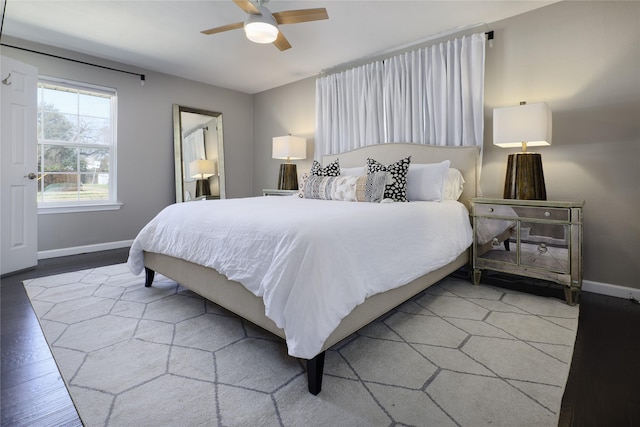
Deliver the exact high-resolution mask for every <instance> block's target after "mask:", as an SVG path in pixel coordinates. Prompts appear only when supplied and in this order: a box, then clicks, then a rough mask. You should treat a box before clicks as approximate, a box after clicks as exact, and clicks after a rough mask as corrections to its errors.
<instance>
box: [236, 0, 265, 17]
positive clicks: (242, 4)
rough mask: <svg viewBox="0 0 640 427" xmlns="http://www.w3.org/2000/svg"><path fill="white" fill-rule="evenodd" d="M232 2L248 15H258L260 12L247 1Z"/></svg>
mask: <svg viewBox="0 0 640 427" xmlns="http://www.w3.org/2000/svg"><path fill="white" fill-rule="evenodd" d="M233 2H234V3H235V4H237V5H238V7H239V8H240V9H242V10H244V11H245V12H247V13H248V14H250V15H260V10H258V8H257V7H256V5H255V4H253V3H251V2H250V1H249V0H233Z"/></svg>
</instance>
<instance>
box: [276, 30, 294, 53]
mask: <svg viewBox="0 0 640 427" xmlns="http://www.w3.org/2000/svg"><path fill="white" fill-rule="evenodd" d="M273 44H274V45H275V47H277V48H278V49H280V50H287V49H291V44H290V43H289V40H287V38H286V37H285V36H284V35H283V34H282V31H278V38H277V39H276V41H274V42H273Z"/></svg>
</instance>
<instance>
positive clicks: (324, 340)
mask: <svg viewBox="0 0 640 427" xmlns="http://www.w3.org/2000/svg"><path fill="white" fill-rule="evenodd" d="M408 156H411V164H412V165H414V164H434V163H438V162H443V161H447V160H448V161H449V162H450V167H451V168H455V169H457V170H458V171H460V173H461V174H462V177H463V178H464V181H465V185H464V189H463V190H462V192H461V194H460V197H459V199H458V202H454V201H447V202H444V201H443V202H442V203H433V202H417V203H412V202H410V203H408V204H405V203H388V204H385V203H377V204H373V203H351V202H338V201H325V200H305V199H299V198H297V197H296V196H288V197H261V198H246V199H244V200H243V199H228V201H225V200H220V201H207V202H201V201H198V202H190V203H185V204H182V205H190V204H192V205H191V206H192V207H190V208H189V210H190V211H192V210H194V211H195V210H206V209H207V208H206V207H207V205H206V204H208V203H211V207H212V209H214V208H216V207H221V206H222V205H213V204H214V203H226V205H225V207H227V206H235V207H234V208H231V207H230V208H229V209H240V210H241V211H240V212H244V211H245V210H247V208H248V209H249V210H251V209H254V208H253V207H252V206H253V204H254V203H259V205H258V206H259V207H260V209H261V210H262V213H263V215H258V216H263V217H278V215H273V213H274V212H277V209H279V207H278V206H279V205H281V206H282V209H283V212H289V214H288V215H289V216H288V217H287V218H288V219H287V221H290V222H292V223H296V222H297V218H299V217H300V216H307V215H312V213H309V212H313V211H314V210H317V209H314V207H315V206H329V207H328V208H327V209H330V210H329V211H327V212H332V213H330V214H328V215H331V216H332V218H333V217H335V216H340V213H339V212H338V210H337V209H338V206H341V207H343V206H347V205H349V209H351V208H354V209H357V211H356V213H354V214H353V215H346V216H355V217H358V218H362V220H361V221H358V224H363V226H362V227H354V225H353V223H351V225H349V226H345V227H344V230H340V232H338V233H326V232H322V231H321V230H322V229H321V227H320V226H318V227H309V226H307V227H306V228H304V230H312V231H313V232H306V231H305V232H304V233H302V234H305V235H306V234H310V235H311V236H312V237H313V238H318V236H319V235H321V234H332V235H341V233H343V232H344V233H345V236H344V237H342V236H341V238H343V239H344V240H343V241H344V242H346V243H345V244H347V243H349V242H351V241H353V242H357V241H358V240H359V239H360V240H362V238H361V236H357V235H356V236H354V237H346V232H347V228H363V229H364V227H365V226H368V227H377V225H375V223H371V224H369V223H367V221H369V218H371V220H372V221H373V220H374V219H373V217H374V216H375V215H373V214H372V213H371V210H372V209H379V210H380V211H385V212H387V213H386V214H387V215H399V213H398V211H397V209H401V208H402V206H405V207H406V209H407V210H408V209H409V206H411V209H422V207H421V204H430V205H433V206H435V205H437V206H438V209H443V210H444V211H443V212H450V213H447V214H445V215H447V216H449V217H452V216H456V215H457V216H462V217H464V218H465V219H466V221H467V227H468V228H469V230H468V231H467V230H464V231H460V233H461V235H466V234H468V233H470V225H469V218H468V208H469V206H470V199H471V198H473V197H476V196H477V195H478V192H479V191H478V181H479V176H478V172H479V170H478V162H479V147H437V146H429V145H422V144H411V143H389V144H381V145H375V146H368V147H364V148H360V149H357V150H354V151H350V152H346V153H341V154H337V155H329V156H324V157H323V159H322V165H324V166H327V165H330V164H333V163H335V162H336V160H339V165H340V168H343V170H352V169H351V168H361V167H363V165H365V164H366V162H367V158H373V159H376V160H377V161H378V162H380V163H382V164H392V163H394V162H396V161H397V160H398V159H401V158H406V157H408ZM252 199H255V200H252ZM258 199H260V200H258ZM267 199H270V200H267ZM276 199H278V200H276ZM294 199H296V200H294ZM313 203H317V204H315V205H314V204H313ZM321 203H324V205H321ZM327 204H330V205H327ZM373 205H377V206H378V207H376V208H374V207H373ZM383 205H386V206H383ZM401 205H402V206H401ZM298 206H306V207H305V209H307V210H306V211H304V210H303V211H302V212H305V213H304V214H302V215H299V216H296V214H295V212H296V209H298ZM461 206H462V208H461ZM175 209H178V208H175ZM180 209H182V210H184V209H187V208H186V207H180ZM331 209H332V210H333V211H331ZM425 209H426V208H425ZM292 211H293V212H294V213H291V212H292ZM163 212H164V211H163ZM211 212H214V211H211ZM215 212H217V211H215ZM220 212H223V210H221V211H220ZM224 212H226V211H224ZM230 212H231V213H229V215H232V214H233V210H232V211H230ZM323 212H324V211H323ZM451 212H455V213H451ZM161 214H162V213H161ZM225 214H226V213H220V214H219V215H221V216H224V215H225ZM167 215H169V214H167ZM172 215H174V216H176V217H179V218H180V221H181V222H184V223H183V224H181V225H180V227H178V228H179V229H180V230H182V231H179V230H178V231H175V230H174V229H169V228H167V229H162V230H156V229H155V228H154V232H155V233H156V234H162V235H163V236H166V235H168V234H172V233H173V234H175V235H176V237H177V236H179V235H180V234H182V233H183V232H184V230H186V229H188V228H189V227H190V225H189V224H190V222H189V221H190V219H189V218H188V217H190V216H191V214H185V213H184V211H183V212H179V213H172ZM216 215H218V214H217V213H215V214H214V213H212V214H210V215H209V216H216ZM159 216H160V214H159ZM193 216H194V217H195V218H197V217H196V215H195V214H194V215H193ZM387 218H388V217H387ZM154 221H155V219H154ZM196 221H197V219H196ZM247 221H249V222H251V221H252V219H251V218H250V217H249V216H247ZM384 221H388V219H386V220H384ZM152 222H153V221H152ZM320 222H321V221H320ZM320 222H318V224H319V223H320ZM400 222H405V221H400ZM430 222H431V221H425V223H430ZM463 222H464V221H463ZM150 224H151V223H150ZM279 224H280V225H275V226H271V225H270V227H276V228H275V229H269V231H268V232H267V231H265V232H264V233H263V232H262V231H260V233H255V234H256V235H258V236H262V237H261V238H260V239H258V240H256V239H254V240H253V241H252V243H250V245H252V246H256V245H257V246H260V244H262V240H269V237H270V236H273V235H276V234H277V233H279V232H281V233H282V234H286V233H288V231H286V230H284V229H282V228H277V227H281V226H282V220H281V221H280V223H279ZM148 227H149V224H148V225H147V227H145V229H147V228H148ZM302 227H304V224H302ZM152 228H153V227H152ZM232 228H233V227H232ZM396 228H398V229H400V225H398V224H397V225H396ZM143 231H145V230H144V229H143ZM143 231H141V233H140V234H139V236H138V237H137V238H136V240H135V241H134V244H133V245H132V249H131V252H130V257H129V265H130V268H131V269H132V272H134V273H138V272H139V271H140V270H141V268H142V267H144V271H145V274H146V278H145V286H151V285H152V282H153V278H154V275H155V273H156V272H157V273H160V274H162V275H164V276H166V277H169V278H171V279H172V280H175V281H176V282H177V283H180V284H181V285H183V286H184V287H186V288H188V289H190V290H192V291H193V292H195V293H197V294H199V295H201V296H203V297H205V298H207V299H208V300H210V301H212V302H214V303H216V304H218V305H220V306H222V307H224V308H226V309H228V310H230V311H231V312H234V313H236V314H238V315H239V316H241V317H243V318H244V319H246V320H248V321H250V322H252V323H254V324H256V325H258V326H260V327H262V328H264V329H266V330H267V331H270V332H272V333H273V334H275V335H277V336H279V337H281V338H283V339H285V340H286V341H287V347H288V350H289V354H290V355H292V356H294V357H300V358H301V359H306V361H307V362H306V363H307V380H308V389H309V392H310V393H312V394H314V395H317V394H318V393H319V392H320V390H321V387H322V374H323V367H324V355H325V350H326V349H328V348H329V347H331V346H333V345H334V344H336V343H338V342H340V341H341V340H343V339H344V338H346V337H348V336H349V335H351V334H352V333H354V332H356V331H357V330H359V329H360V328H362V327H363V326H365V325H367V324H369V323H370V322H372V321H373V320H375V319H376V318H378V317H380V316H381V315H383V314H385V313H386V312H388V311H389V310H391V309H392V308H394V307H396V306H398V305H399V304H401V303H403V302H404V301H406V300H408V299H409V298H411V297H413V296H414V295H416V294H418V293H419V292H421V291H422V290H424V289H426V288H427V287H429V286H430V285H432V284H434V283H436V282H438V281H439V280H441V279H443V278H444V277H446V276H447V275H449V274H450V273H452V272H454V271H456V270H458V269H459V268H461V267H463V266H465V265H466V264H468V262H469V259H470V256H469V251H470V240H468V241H466V242H465V243H460V244H458V245H459V247H458V249H455V248H454V249H451V250H450V251H449V250H448V251H449V252H448V253H447V255H446V256H445V255H442V256H440V255H438V257H440V258H443V259H442V260H440V261H439V262H440V264H442V265H438V266H437V267H434V268H431V267H429V268H428V271H421V272H420V273H407V274H404V275H402V274H401V275H400V276H402V277H401V278H395V277H393V278H391V276H389V278H387V279H384V280H388V281H389V282H394V284H393V286H392V288H391V289H388V290H379V289H377V287H376V285H375V284H373V285H371V286H370V282H371V280H372V279H371V278H368V279H367V280H366V281H364V283H365V284H366V286H368V288H367V290H366V295H365V296H364V297H362V295H358V296H353V297H352V296H351V295H350V294H349V292H350V289H351V286H352V284H351V283H346V282H348V281H353V282H354V287H355V282H356V281H358V280H359V279H358V275H359V274H360V273H361V272H362V271H356V272H352V271H345V270H342V271H343V273H341V274H340V275H339V277H336V275H335V274H333V275H328V274H326V273H327V270H328V269H329V270H330V268H327V267H326V266H324V267H323V266H322V265H317V264H318V262H322V260H323V259H324V257H318V256H316V257H315V258H313V259H314V260H316V261H315V262H313V263H310V268H311V270H305V272H304V274H302V273H300V272H302V271H303V270H302V266H303V265H306V264H307V263H306V262H305V259H304V257H303V258H301V257H300V256H299V255H298V254H299V253H301V252H302V253H305V251H308V250H316V251H317V250H318V249H308V248H307V246H304V247H302V248H303V249H300V247H296V250H295V251H289V252H286V254H287V256H288V257H290V258H293V259H294V261H293V262H292V264H295V266H293V267H292V266H286V265H284V264H283V265H282V266H279V267H278V266H276V267H273V266H269V265H267V266H261V264H262V261H261V260H262V259H264V258H268V256H267V257H265V256H264V254H263V255H261V256H260V257H259V258H260V259H258V258H255V266H254V265H253V263H250V262H245V264H244V265H246V266H248V267H247V270H255V271H253V272H252V274H257V275H260V274H264V275H265V277H264V278H262V280H258V281H257V282H256V281H255V280H254V279H251V278H247V277H246V276H247V274H248V273H247V272H246V271H238V270H243V269H238V268H236V269H235V270H234V269H233V268H232V269H231V270H229V265H228V264H226V263H227V262H228V261H229V259H230V258H234V257H235V256H240V257H243V256H245V254H244V252H243V250H239V251H236V252H235V253H234V255H233V256H231V255H229V256H226V257H224V256H215V257H213V258H217V261H215V262H213V261H212V262H211V263H208V262H204V261H203V258H198V256H200V255H195V256H192V257H191V259H192V260H186V259H184V258H185V257H183V256H182V255H180V253H179V252H180V251H176V250H174V249H175V248H174V247H178V246H185V245H186V243H184V241H183V242H182V243H176V244H171V245H165V246H166V247H163V246H162V245H159V246H152V245H149V247H145V245H144V244H141V243H140V242H139V241H141V240H143V239H142V238H141V236H142V234H147V235H148V234H151V233H153V232H147V233H143ZM224 232H225V233H227V232H228V230H225V231H224ZM362 232H363V233H364V231H362ZM442 232H443V233H444V232H445V231H442ZM261 233H262V234H261ZM269 233H270V234H269ZM245 234H247V233H246V232H245ZM375 234H376V235H377V234H379V233H375ZM264 236H267V237H266V238H265V237H264ZM399 238H401V239H404V240H403V241H405V242H407V244H408V245H411V244H412V242H411V240H416V239H415V238H413V239H409V238H406V237H399ZM465 238H466V237H464V236H463V237H461V239H462V240H461V241H464V239H465ZM292 239H293V238H292ZM296 239H297V236H296ZM438 239H440V240H443V237H442V236H440V237H438ZM469 239H470V237H469ZM208 240H215V238H211V239H206V240H201V241H199V243H198V244H197V245H196V246H197V250H193V249H191V252H194V253H200V254H201V253H202V251H201V250H200V249H201V248H200V246H201V245H202V244H205V242H206V241H208ZM291 241H293V240H291ZM256 242H258V243H256ZM289 242H290V241H289V240H286V244H284V243H282V240H279V241H278V244H279V245H280V246H281V247H282V246H286V245H287V244H289ZM292 244H293V243H292ZM314 244H316V243H314ZM330 244H334V245H335V242H333V243H326V244H325V245H330ZM353 244H354V245H355V244H356V243H353ZM460 245H461V246H460ZM372 246H375V245H372ZM329 247H331V246H329ZM159 248H161V249H159ZM172 248H173V249H172ZM347 249H348V248H347ZM186 250H187V252H188V251H189V250H190V249H189V248H186ZM265 250H268V249H265ZM229 251H230V253H231V252H233V250H231V249H230V250H229ZM321 251H323V252H322V253H326V252H327V250H326V247H325V248H324V249H322V250H321ZM451 251H454V252H455V253H452V252H451ZM414 252H416V251H415V250H414ZM418 252H419V251H418ZM238 254H240V255H238ZM362 254H368V253H367V251H366V250H365V249H362V251H361V252H360V255H362ZM438 254H439V252H438ZM420 255H422V254H420ZM343 258H363V259H364V258H368V256H355V257H349V256H348V255H347V256H343ZM408 258H410V259H413V258H412V257H411V256H408ZM424 258H427V257H424ZM274 259H275V257H274ZM194 260H195V261H196V262H193V261H194ZM245 261H246V260H245ZM216 262H217V263H218V264H216ZM369 262H370V263H374V264H375V261H371V260H369ZM443 262H444V263H443ZM207 264H209V265H207ZM409 264H411V262H409ZM216 265H220V266H223V267H221V268H218V269H216V268H214V267H212V266H216ZM298 267H299V268H300V272H297V273H296V271H295V268H298ZM419 268H424V267H423V266H422V265H421V266H420V267H419ZM292 269H294V270H292ZM217 270H220V271H224V272H225V274H221V273H220V272H219V271H217ZM399 270H403V271H404V266H403V268H402V269H399ZM309 271H311V272H313V274H310V273H309ZM363 271H364V270H363ZM274 274H275V276H277V277H275V279H274V278H273V276H274ZM412 274H413V275H412ZM416 274H417V275H416ZM266 276H269V280H267V278H266ZM299 276H301V277H299ZM316 276H318V277H320V278H322V277H324V276H327V279H326V280H325V282H323V283H324V285H323V286H326V287H329V288H330V289H331V293H334V292H335V293H339V292H346V294H345V296H343V297H341V298H342V299H344V300H348V301H349V304H351V305H349V304H346V306H345V305H340V304H335V303H334V302H332V301H329V300H327V302H326V303H324V306H326V307H328V311H331V312H332V313H330V314H331V316H330V317H332V320H331V321H330V322H327V321H325V319H324V317H323V316H324V314H319V313H316V311H314V310H315V309H314V310H308V312H309V313H312V314H307V315H306V316H307V318H305V319H303V320H297V319H296V320H295V321H291V320H292V318H291V317H290V314H289V312H290V311H292V310H293V311H295V310H297V311H298V312H300V311H303V312H304V310H301V309H300V308H298V307H297V304H298V303H297V301H301V298H302V297H301V296H300V295H302V293H301V294H300V295H297V294H296V295H294V294H286V295H285V294H282V295H278V294H276V293H274V292H272V291H271V290H270V289H271V288H270V287H269V286H264V284H263V283H262V282H268V283H270V282H274V283H275V282H277V283H278V284H279V285H278V286H280V287H284V286H285V285H287V286H289V285H290V282H296V283H297V281H299V282H300V284H299V285H297V287H302V288H308V289H307V290H305V292H306V293H305V295H306V294H309V293H310V295H312V296H313V295H315V294H314V292H316V291H315V289H317V288H315V287H311V285H308V283H311V282H313V281H314V280H316ZM414 276H415V277H414ZM230 278H231V279H230ZM233 278H239V280H232V279H233ZM298 279H300V280H298ZM318 280H320V279H318ZM241 281H242V282H245V284H241V283H240V282H241ZM254 282H256V283H254ZM283 283H284V285H283ZM347 285H349V286H347ZM297 287H291V288H292V289H297ZM250 289H251V290H250ZM290 292H291V291H290ZM354 293H355V292H354ZM317 298H318V300H319V301H323V300H322V298H324V297H319V296H318V297H317ZM332 298H333V297H332ZM274 301H276V303H275V308H274ZM292 301H293V302H292ZM321 305H322V304H321ZM291 307H293V308H291ZM280 309H282V312H280V311H279V310H280ZM333 311H340V312H339V313H337V314H336V316H337V317H338V320H337V321H336V320H335V319H334V318H333V317H335V316H334V314H335V313H333ZM315 316H318V319H320V320H318V319H316V317H315ZM274 319H275V320H274ZM316 324H320V325H321V326H317V325H316ZM278 325H281V326H283V327H280V326H278ZM293 325H296V326H295V327H296V328H297V330H293V329H292V328H293V327H294V326H293ZM300 325H301V326H300ZM316 335H317V336H316ZM307 341H308V342H310V343H311V344H306V342H307Z"/></svg>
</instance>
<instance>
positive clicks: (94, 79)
mask: <svg viewBox="0 0 640 427" xmlns="http://www.w3.org/2000/svg"><path fill="white" fill-rule="evenodd" d="M2 41H3V43H5V44H11V45H17V46H21V47H25V48H29V49H33V50H37V51H41V52H47V53H52V54H56V55H60V56H65V57H69V58H73V59H78V60H84V61H87V62H91V63H96V64H100V65H106V66H111V67H114V68H119V69H124V70H127V71H134V72H141V73H144V74H146V82H145V84H144V86H142V85H141V84H140V79H139V78H138V77H136V76H132V75H127V74H122V73H118V72H114V71H108V70H103V69H100V68H95V67H91V66H87V65H81V64H77V63H74V62H69V61H64V60H60V59H55V58H51V57H47V56H43V55H38V54H33V53H28V52H24V51H18V50H15V49H11V48H7V47H3V48H2V55H4V56H9V57H12V58H15V59H16V60H18V61H22V62H25V63H28V64H32V65H34V66H36V67H38V69H39V72H40V74H43V75H48V76H55V77H61V78H66V79H71V80H76V81H81V82H87V83H93V84H97V85H102V86H108V87H113V88H116V89H117V91H118V123H117V126H118V134H117V135H118V147H117V150H118V164H117V170H118V200H119V201H120V202H122V203H123V206H122V208H121V209H120V210H117V211H104V212H87V213H65V214H47V215H39V216H38V222H39V224H38V239H39V242H38V250H39V251H48V250H55V249H62V248H72V247H76V246H86V245H94V244H102V243H110V242H119V241H126V240H130V239H133V238H134V237H135V236H136V234H137V233H138V232H139V231H140V229H141V228H142V227H143V226H144V225H145V224H146V223H147V222H148V221H149V220H150V219H151V218H153V217H154V216H155V215H156V214H157V213H158V212H159V211H160V210H161V209H162V208H164V207H165V206H167V205H169V204H171V203H173V202H175V181H174V162H173V159H174V154H173V123H172V104H180V105H185V106H188V107H194V108H201V109H205V110H211V111H217V112H221V113H222V117H223V128H224V152H225V170H226V182H227V197H244V196H249V195H251V193H252V182H253V178H252V171H253V163H252V160H253V153H252V150H253V146H252V141H253V135H252V129H251V126H247V123H251V122H252V120H253V116H252V114H253V106H252V102H253V101H252V97H251V95H247V94H244V93H240V92H236V91H231V90H228V89H222V88H218V87H214V86H210V85H205V84H202V83H197V82H193V81H190V80H185V79H181V78H177V77H173V76H168V75H165V74H160V73H154V72H149V71H146V70H138V69H132V67H128V66H126V65H122V64H113V63H109V62H106V61H104V60H101V59H97V58H91V57H86V56H82V55H79V54H78V53H73V52H65V51H61V50H59V49H55V48H51V47H47V46H41V45H34V44H32V43H27V42H25V41H20V40H15V39H10V38H9V37H3V40H2Z"/></svg>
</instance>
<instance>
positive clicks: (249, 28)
mask: <svg viewBox="0 0 640 427" xmlns="http://www.w3.org/2000/svg"><path fill="white" fill-rule="evenodd" d="M260 9H261V10H260V11H261V12H262V15H249V18H247V21H246V22H245V23H244V33H245V34H246V35H247V38H248V39H249V40H251V41H252V42H254V43H273V42H274V41H275V40H276V39H277V38H278V32H279V30H278V25H277V23H276V20H275V19H274V18H273V16H272V15H271V13H270V12H269V11H268V10H266V9H265V8H263V7H261V8H260Z"/></svg>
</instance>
